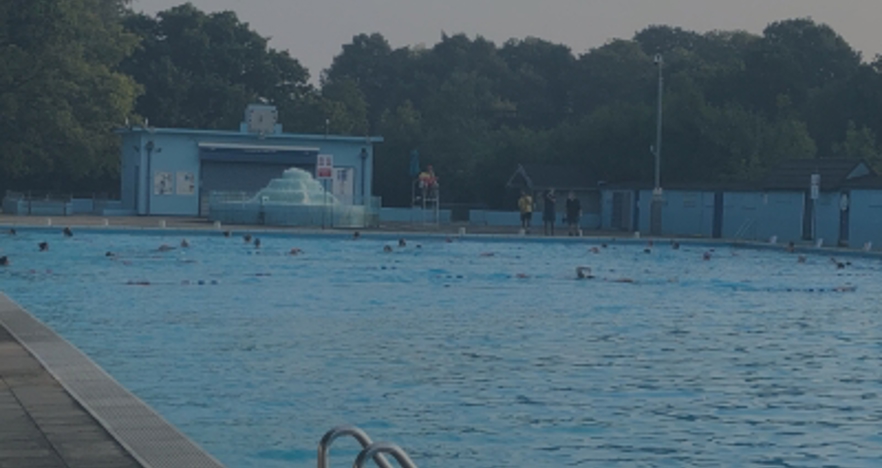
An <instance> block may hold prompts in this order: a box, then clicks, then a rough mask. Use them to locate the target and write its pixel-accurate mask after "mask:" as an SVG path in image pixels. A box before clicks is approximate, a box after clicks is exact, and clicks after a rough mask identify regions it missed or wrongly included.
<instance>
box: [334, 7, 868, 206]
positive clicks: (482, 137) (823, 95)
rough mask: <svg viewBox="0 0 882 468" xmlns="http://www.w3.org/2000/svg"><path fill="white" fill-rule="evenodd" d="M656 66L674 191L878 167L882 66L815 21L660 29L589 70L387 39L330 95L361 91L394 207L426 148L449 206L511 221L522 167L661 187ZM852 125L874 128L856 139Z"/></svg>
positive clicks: (377, 40) (569, 61)
mask: <svg viewBox="0 0 882 468" xmlns="http://www.w3.org/2000/svg"><path fill="white" fill-rule="evenodd" d="M658 53H660V54H663V55H664V59H665V66H664V76H665V101H664V105H665V125H664V133H665V145H664V165H663V179H664V180H665V181H667V182H669V183H677V182H683V183H713V182H724V181H744V182H746V181H751V180H756V179H758V178H761V177H763V175H764V174H765V173H766V172H767V171H768V170H769V169H771V168H773V167H774V166H775V165H777V164H780V163H781V162H783V161H785V160H788V159H795V158H815V157H838V156H845V157H863V158H870V157H871V155H872V151H873V148H876V146H871V145H869V142H870V140H871V139H874V138H875V136H876V135H878V134H879V131H882V120H880V117H879V116H880V115H882V114H880V113H879V112H877V111H875V110H876V109H878V108H879V106H880V105H882V82H880V80H882V78H880V77H882V75H880V68H882V63H880V62H877V63H875V64H863V65H862V64H861V59H860V54H859V53H858V52H857V51H855V50H853V49H852V48H851V47H850V46H849V45H848V44H847V43H846V42H845V41H844V40H843V39H842V37H841V36H839V35H838V34H836V32H835V31H833V30H832V29H831V28H830V27H828V26H826V25H823V24H818V23H815V22H814V21H812V20H810V19H795V20H787V21H781V22H776V23H773V24H771V25H769V26H768V27H767V28H766V29H765V30H764V32H763V34H762V35H754V34H750V33H746V32H743V31H714V32H710V33H704V34H701V33H696V32H692V31H685V30H683V29H680V28H671V27H667V26H650V27H648V28H646V29H645V30H643V31H640V32H638V33H637V34H635V36H634V38H633V40H614V41H611V42H609V43H607V44H605V45H603V46H600V47H597V48H595V49H592V50H589V51H587V52H585V53H583V54H580V55H578V56H575V55H573V53H572V52H571V51H570V50H569V49H568V48H566V47H565V46H562V45H558V44H553V43H549V42H546V41H542V40H540V39H533V38H528V39H525V40H511V41H508V42H506V43H505V44H503V45H502V46H501V47H497V46H496V45H494V44H493V43H491V42H489V41H487V40H485V39H483V38H481V37H477V38H475V39H470V38H468V37H466V36H464V35H454V36H447V35H443V36H442V38H441V41H440V42H439V43H438V44H436V45H434V46H432V47H430V48H400V49H392V48H391V47H390V46H389V44H388V42H387V41H386V40H385V39H384V38H383V37H382V36H380V35H379V34H371V35H359V36H356V37H355V38H354V39H353V42H352V43H351V44H348V45H346V46H344V47H343V51H342V53H341V54H340V55H338V56H337V57H336V58H335V60H334V63H333V65H332V66H331V68H330V69H329V70H328V71H327V73H326V78H327V81H326V85H327V84H332V83H335V82H336V81H338V80H342V79H344V78H345V79H349V80H352V81H353V82H354V83H355V84H357V85H358V86H359V87H360V88H361V89H362V91H363V92H364V95H365V98H366V101H367V105H368V108H369V110H368V112H367V115H368V120H369V122H368V126H369V128H370V129H371V130H374V131H379V132H381V133H383V134H384V135H385V136H386V137H387V140H386V141H387V142H386V143H385V144H384V145H382V146H381V147H379V148H378V150H377V155H378V158H377V163H376V164H377V174H378V176H379V177H380V178H381V180H378V181H377V184H378V185H377V187H378V189H379V192H380V194H381V195H383V197H384V201H385V202H386V203H389V204H394V205H400V204H407V203H408V202H409V197H410V192H409V182H410V181H409V178H408V176H407V173H406V169H407V166H408V156H407V155H408V154H409V153H410V151H411V150H412V149H413V148H416V147H419V148H420V153H421V156H422V161H423V163H424V164H428V163H431V164H434V166H435V170H436V172H437V173H438V174H439V175H440V176H441V180H442V183H443V187H444V192H443V193H444V198H445V199H446V200H447V201H450V202H469V203H486V204H488V205H491V206H495V207H509V206H508V205H509V204H510V203H509V201H510V200H509V197H508V196H507V195H506V194H505V187H504V182H505V180H507V179H508V176H509V175H510V174H511V173H512V172H513V170H514V168H515V167H516V165H517V163H523V162H544V163H548V164H563V165H568V166H572V167H574V168H577V169H580V170H583V171H585V172H586V173H589V174H593V175H594V176H596V177H597V178H598V179H601V180H606V181H617V182H622V181H633V182H648V181H651V180H652V176H653V164H652V160H653V156H652V154H651V152H650V146H651V145H652V144H653V143H654V140H655V118H656V115H655V100H656V96H657V78H658V69H657V68H656V66H655V65H654V63H653V56H654V55H655V54H658ZM404 102H406V103H407V105H406V107H401V106H402V103H404ZM405 109H406V112H405ZM356 111H357V112H360V111H358V110H356ZM405 116H409V118H407V117H405ZM414 116H418V118H417V117H414ZM851 120H853V121H855V122H856V125H857V128H858V129H864V128H865V129H866V130H855V131H852V132H851V133H849V132H848V131H847V126H848V122H849V121H851ZM402 122H408V124H407V126H406V128H407V131H402V128H404V126H403V124H402ZM854 132H857V134H855V133H854ZM855 135H857V136H855ZM844 142H850V143H844ZM855 145H859V147H860V148H863V149H861V150H856V149H854V148H855V147H856V146H855ZM846 148H847V149H846ZM387 165H389V166H395V167H386V166H387ZM509 208H510V207H509Z"/></svg>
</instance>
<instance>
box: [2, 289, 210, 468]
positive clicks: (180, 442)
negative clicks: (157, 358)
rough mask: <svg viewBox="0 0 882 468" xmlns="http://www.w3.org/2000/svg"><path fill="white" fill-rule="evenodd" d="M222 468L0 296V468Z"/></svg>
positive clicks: (126, 391)
mask: <svg viewBox="0 0 882 468" xmlns="http://www.w3.org/2000/svg"><path fill="white" fill-rule="evenodd" d="M56 467H58V468H111V467H113V468H117V467H119V468H130V467H131V468H138V467H143V468H223V465H221V464H220V463H219V462H218V461H217V460H215V459H214V458H213V457H211V456H210V455H209V454H207V453H206V452H204V451H203V450H202V449H201V448H200V447H198V446H197V445H196V444H195V443H193V442H192V441H191V440H190V439H189V438H187V437H186V436H184V435H183V434H181V433H180V432H179V431H178V430H177V429H175V428H174V427H173V426H171V425H170V424H169V423H168V422H167V421H165V420H164V419H163V418H162V417H161V416H159V415H158V414H157V413H156V412H155V411H153V410H152V409H151V408H150V407H148V406H147V405H146V404H144V402H142V401H141V400H140V399H138V398H137V397H136V396H134V395H133V394H132V393H131V392H129V391H128V390H126V389H125V388H123V387H122V386H120V385H119V383H117V382H116V381H115V380H114V379H113V378H112V377H110V375H108V374H107V373H106V372H104V371H103V370H102V369H101V368H100V367H98V366H97V365H96V364H95V363H94V362H92V361H91V360H90V359H89V358H88V357H87V356H86V355H85V354H83V353H82V352H81V351H80V350H78V349H77V348H75V347H74V346H73V345H72V344H70V343H69V342H67V341H65V340H64V339H63V338H61V337H60V336H59V335H58V334H57V333H55V332H54V331H53V330H51V329H50V328H48V327H47V326H46V325H44V324H43V323H42V322H40V321H39V320H37V319H36V318H34V317H33V316H32V315H31V314H30V313H28V312H27V311H25V310H24V309H22V308H21V307H19V306H18V305H17V304H15V303H14V302H12V301H11V300H10V299H9V298H8V297H6V296H5V295H3V294H2V293H0V468H56Z"/></svg>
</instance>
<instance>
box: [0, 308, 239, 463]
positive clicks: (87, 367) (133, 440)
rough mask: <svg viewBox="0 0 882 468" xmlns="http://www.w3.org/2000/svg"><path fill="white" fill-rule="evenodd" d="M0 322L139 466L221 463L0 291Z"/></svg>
mask: <svg viewBox="0 0 882 468" xmlns="http://www.w3.org/2000/svg"><path fill="white" fill-rule="evenodd" d="M0 326H2V327H4V328H5V329H6V330H7V331H8V332H9V333H10V335H12V337H13V338H14V339H15V340H16V341H18V343H19V344H20V345H21V346H22V347H23V348H25V349H26V350H27V351H28V352H29V353H30V354H31V355H32V356H33V357H34V358H35V359H36V360H37V361H38V362H39V363H40V365H42V366H43V368H44V369H45V370H46V372H47V373H49V375H51V376H52V377H53V378H54V379H55V380H56V381H57V382H58V383H59V384H60V385H61V386H62V388H63V389H64V390H65V391H66V392H67V393H68V394H69V395H70V396H71V398H73V399H74V400H75V401H76V402H77V403H79V404H80V405H81V406H82V407H83V409H84V410H85V411H86V412H87V413H88V414H89V415H90V416H91V417H92V418H93V419H94V420H95V421H96V422H97V423H98V424H99V425H100V426H101V427H102V428H103V429H104V430H105V431H107V433H108V434H109V435H110V437H112V438H113V439H114V440H115V441H116V442H117V443H118V444H119V445H120V446H121V447H122V448H123V449H124V450H125V451H126V452H128V453H129V455H131V456H132V457H133V458H134V459H135V460H136V461H137V462H138V463H140V464H141V465H142V466H144V467H145V468H203V467H204V468H224V465H222V464H221V463H220V462H219V461H218V460H217V459H215V458H214V457H213V456H211V455H210V454H209V453H208V452H206V451H205V450H204V449H202V448H201V447H199V446H198V445H197V444H196V443H195V442H193V441H192V440H191V439H190V438H188V437H187V436H186V435H184V434H183V433H182V432H180V431H179V430H178V429H177V428H175V427H174V426H173V425H171V424H170V423H169V422H168V421H166V420H165V419H164V418H163V417H162V416H161V415H159V413H157V412H156V411H155V410H153V409H152V408H151V407H150V406H148V405H147V404H146V403H144V402H143V401H142V400H141V399H139V398H138V397H137V396H135V395H134V394H133V393H132V392H130V391H129V390H127V389H126V388H124V387H123V386H122V385H120V384H119V382H117V381H116V380H115V379H114V378H113V377H111V376H110V375H109V374H108V373H107V372H106V371H104V369H102V368H101V367H100V366H98V365H97V364H96V363H95V362H94V361H92V360H91V358H89V357H88V356H86V354H85V353H83V352H82V351H80V350H79V349H78V348H77V347H76V346H74V345H73V344H71V343H70V342H68V341H67V340H65V339H64V338H63V337H61V336H60V335H59V334H58V333H56V332H55V331H54V330H52V329H51V328H50V327H49V326H47V325H46V324H44V323H43V322H42V321H40V320H39V319H37V318H36V317H35V316H33V315H32V314H31V313H29V312H28V311H27V310H25V309H24V308H23V307H21V306H20V305H18V304H17V303H16V302H14V301H13V300H12V299H11V298H9V297H8V296H7V295H6V294H4V293H2V292H0Z"/></svg>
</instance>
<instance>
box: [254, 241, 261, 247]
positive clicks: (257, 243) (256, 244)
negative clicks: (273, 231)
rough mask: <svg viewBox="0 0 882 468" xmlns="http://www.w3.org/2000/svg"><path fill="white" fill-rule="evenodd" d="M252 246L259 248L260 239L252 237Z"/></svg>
mask: <svg viewBox="0 0 882 468" xmlns="http://www.w3.org/2000/svg"><path fill="white" fill-rule="evenodd" d="M254 248H256V249H259V248H260V239H254Z"/></svg>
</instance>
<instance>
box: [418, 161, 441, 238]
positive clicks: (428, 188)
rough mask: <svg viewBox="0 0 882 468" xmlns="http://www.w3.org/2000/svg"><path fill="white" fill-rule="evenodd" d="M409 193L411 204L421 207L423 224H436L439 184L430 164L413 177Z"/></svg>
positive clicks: (439, 210) (438, 208)
mask: <svg viewBox="0 0 882 468" xmlns="http://www.w3.org/2000/svg"><path fill="white" fill-rule="evenodd" d="M411 193H412V200H413V206H416V207H420V208H422V209H421V212H422V218H423V219H422V221H423V224H428V225H438V224H439V221H440V212H441V209H440V206H441V186H440V184H439V183H438V177H436V176H435V170H434V169H433V168H432V166H429V167H428V168H426V170H425V171H423V172H421V173H420V174H419V176H418V177H417V178H416V179H414V181H413V184H412V185H411Z"/></svg>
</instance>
